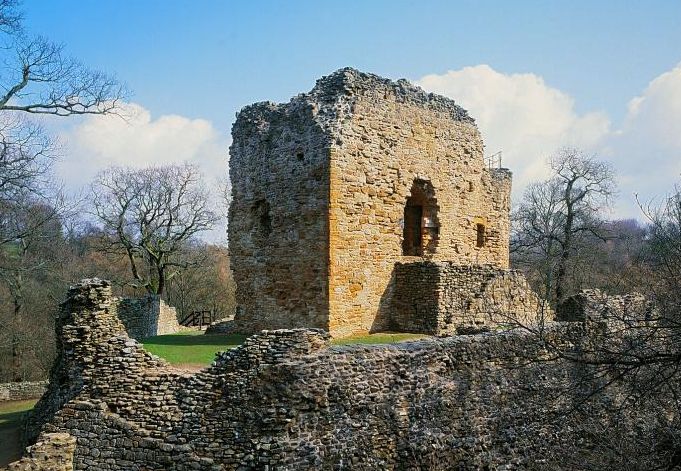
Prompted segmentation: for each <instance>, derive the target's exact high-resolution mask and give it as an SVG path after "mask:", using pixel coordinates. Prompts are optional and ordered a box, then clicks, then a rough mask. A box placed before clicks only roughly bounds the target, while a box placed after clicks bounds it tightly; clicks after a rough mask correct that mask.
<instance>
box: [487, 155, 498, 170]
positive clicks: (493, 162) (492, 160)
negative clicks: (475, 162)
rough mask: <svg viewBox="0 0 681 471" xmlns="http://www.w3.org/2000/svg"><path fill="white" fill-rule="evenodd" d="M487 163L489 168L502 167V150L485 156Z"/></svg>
mask: <svg viewBox="0 0 681 471" xmlns="http://www.w3.org/2000/svg"><path fill="white" fill-rule="evenodd" d="M485 163H486V164H487V167H488V168H489V169H493V168H501V151H499V152H495V153H494V154H492V155H489V156H487V157H485Z"/></svg>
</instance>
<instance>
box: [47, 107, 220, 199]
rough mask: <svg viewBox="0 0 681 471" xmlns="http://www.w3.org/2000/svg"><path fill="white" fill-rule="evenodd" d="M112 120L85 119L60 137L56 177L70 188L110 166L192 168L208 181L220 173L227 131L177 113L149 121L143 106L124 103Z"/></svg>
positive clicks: (89, 179) (111, 117)
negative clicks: (183, 165)
mask: <svg viewBox="0 0 681 471" xmlns="http://www.w3.org/2000/svg"><path fill="white" fill-rule="evenodd" d="M122 111H123V113H122V114H123V115H124V116H125V119H122V118H120V117H118V116H90V117H88V118H86V119H84V120H82V121H81V122H80V123H78V124H77V125H76V126H74V127H72V128H69V129H66V130H64V131H62V132H61V133H60V141H61V142H62V143H63V146H64V148H65V154H66V155H65V157H64V158H63V159H62V160H61V162H60V164H59V169H58V171H59V174H60V175H61V176H62V178H63V179H64V181H65V182H66V183H67V185H68V186H69V187H71V188H75V187H77V186H78V185H82V184H87V183H88V182H90V181H91V180H92V178H93V177H94V176H95V175H96V174H97V172H99V171H100V170H102V169H104V168H106V167H108V166H111V165H121V166H131V167H145V166H148V165H161V164H167V163H180V162H185V161H187V162H191V163H194V164H197V165H198V166H199V167H200V168H201V169H202V171H203V172H204V174H205V175H207V176H210V178H213V177H218V176H221V175H226V172H227V156H228V153H227V149H228V141H227V138H228V136H227V135H226V134H227V133H224V135H223V134H222V133H219V132H218V131H217V130H216V129H215V128H214V127H213V125H212V123H211V122H210V121H207V120H205V119H190V118H186V117H184V116H179V115H163V116H159V117H158V118H156V119H153V118H152V116H151V113H150V112H149V111H148V110H147V109H145V108H144V107H142V106H140V105H138V104H135V103H129V104H126V105H124V107H123V110H122Z"/></svg>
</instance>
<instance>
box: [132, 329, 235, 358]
mask: <svg viewBox="0 0 681 471" xmlns="http://www.w3.org/2000/svg"><path fill="white" fill-rule="evenodd" d="M244 340H246V336H245V335H237V334H229V335H204V334H203V331H190V332H180V333H177V334H170V335H157V336H156V337H149V338H146V339H144V340H142V343H143V344H144V348H145V349H146V350H147V351H148V352H150V353H153V354H154V355H158V356H160V357H161V358H164V359H166V360H167V361H168V362H169V363H170V364H171V365H181V366H206V365H209V364H210V363H211V362H212V361H213V360H214V359H215V353H216V352H220V351H223V350H231V349H232V348H234V347H238V346H239V345H241V344H242V343H243V342H244Z"/></svg>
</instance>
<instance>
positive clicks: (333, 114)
mask: <svg viewBox="0 0 681 471" xmlns="http://www.w3.org/2000/svg"><path fill="white" fill-rule="evenodd" d="M365 94H374V95H380V94H382V95H384V96H386V97H387V96H391V97H394V99H395V101H397V102H398V103H410V104H414V105H418V106H421V107H423V108H425V109H429V110H432V111H436V112H441V113H447V114H449V116H450V117H451V119H452V120H454V121H461V122H466V123H469V124H472V125H475V120H474V119H473V118H472V117H471V116H470V115H469V114H468V111H466V110H465V109H464V108H462V107H461V106H459V105H457V104H456V102H455V101H454V100H452V99H451V98H447V97H444V96H442V95H437V94H435V93H429V92H426V91H425V90H423V89H422V88H421V87H418V86H416V85H414V84H412V83H410V82H409V81H408V80H405V79H399V80H396V81H394V80H390V79H387V78H384V77H380V76H378V75H375V74H370V73H367V72H361V71H359V70H357V69H353V68H352V67H345V68H342V69H339V70H337V71H335V72H333V73H331V74H329V75H325V76H324V77H322V78H320V79H318V80H317V82H316V84H315V86H314V88H313V89H312V90H311V91H310V92H309V93H301V94H299V95H296V96H295V97H293V98H291V100H290V101H289V102H288V103H274V102H271V101H263V102H258V103H254V104H252V105H248V106H246V107H244V108H243V109H242V110H241V111H240V112H239V113H238V116H239V118H240V119H242V120H247V121H248V120H249V119H253V118H255V117H257V116H260V115H263V114H264V115H271V114H272V113H278V112H281V111H282V109H284V108H288V109H297V108H299V107H307V106H310V104H317V107H319V106H321V105H323V104H327V105H328V104H334V103H337V102H340V101H347V99H348V98H350V97H352V96H354V95H365ZM316 111H323V112H322V113H321V115H322V116H320V118H322V119H321V122H324V121H329V120H334V119H339V118H340V117H341V116H342V113H341V111H347V110H343V108H342V107H341V106H338V107H336V108H335V109H334V108H333V107H332V108H325V109H324V110H320V109H319V108H317V109H316ZM350 111H351V110H350Z"/></svg>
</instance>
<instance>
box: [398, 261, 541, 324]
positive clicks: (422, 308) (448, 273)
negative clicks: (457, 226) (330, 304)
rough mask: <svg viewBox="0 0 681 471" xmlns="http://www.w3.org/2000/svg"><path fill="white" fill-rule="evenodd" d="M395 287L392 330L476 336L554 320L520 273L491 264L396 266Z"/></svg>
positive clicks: (419, 263) (430, 263)
mask: <svg viewBox="0 0 681 471" xmlns="http://www.w3.org/2000/svg"><path fill="white" fill-rule="evenodd" d="M394 285H395V288H394V292H393V294H392V296H391V298H390V304H389V310H388V311H389V316H388V317H387V318H386V319H385V323H386V328H387V329H389V330H396V331H406V332H422V333H426V334H432V335H447V334H456V333H475V332H480V331H485V330H494V329H497V328H500V327H505V328H508V327H513V326H518V325H525V326H527V325H536V324H537V323H538V321H539V320H540V319H552V318H553V313H552V312H551V310H550V309H549V308H548V306H544V303H542V301H541V300H540V299H539V297H538V296H537V295H536V294H535V293H534V291H532V288H531V287H530V286H529V285H528V283H527V281H526V280H525V277H524V276H523V275H522V273H520V272H518V271H515V270H504V269H501V268H497V267H495V266H492V265H458V264H456V263H454V262H442V261H440V262H437V261H423V262H406V263H398V264H396V266H395V277H394ZM542 316H543V317H542Z"/></svg>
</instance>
